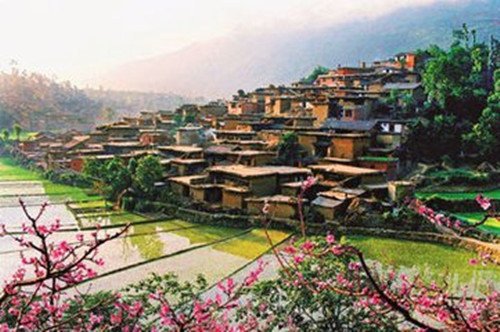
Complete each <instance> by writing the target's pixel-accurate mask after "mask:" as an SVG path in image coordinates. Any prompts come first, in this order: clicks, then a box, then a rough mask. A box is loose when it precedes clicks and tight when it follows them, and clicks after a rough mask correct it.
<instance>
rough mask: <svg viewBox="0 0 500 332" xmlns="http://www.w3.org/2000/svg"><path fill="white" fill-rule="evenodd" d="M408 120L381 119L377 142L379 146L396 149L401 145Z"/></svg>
mask: <svg viewBox="0 0 500 332" xmlns="http://www.w3.org/2000/svg"><path fill="white" fill-rule="evenodd" d="M407 125H408V121H407V120H392V119H389V120H379V121H378V132H377V136H376V143H377V145H378V146H382V147H386V148H391V149H396V148H398V147H399V146H401V143H402V138H403V135H404V134H405V131H406V128H407Z"/></svg>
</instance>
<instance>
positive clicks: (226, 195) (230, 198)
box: [222, 190, 246, 210]
mask: <svg viewBox="0 0 500 332" xmlns="http://www.w3.org/2000/svg"><path fill="white" fill-rule="evenodd" d="M245 198H246V197H245V194H243V193H235V192H232V191H228V190H222V206H223V207H225V208H228V209H240V210H242V209H244V208H245Z"/></svg>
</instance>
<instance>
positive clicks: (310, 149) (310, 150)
mask: <svg viewBox="0 0 500 332" xmlns="http://www.w3.org/2000/svg"><path fill="white" fill-rule="evenodd" d="M298 141H299V144H300V145H301V146H302V147H303V148H304V149H305V150H306V151H307V155H308V156H314V155H315V154H316V147H315V146H314V144H315V143H316V142H317V141H318V138H317V136H311V135H301V134H300V133H299V134H298Z"/></svg>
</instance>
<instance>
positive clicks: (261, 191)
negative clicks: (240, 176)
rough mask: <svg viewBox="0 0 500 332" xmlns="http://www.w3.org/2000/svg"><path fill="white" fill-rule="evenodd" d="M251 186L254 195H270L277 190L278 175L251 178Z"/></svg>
mask: <svg viewBox="0 0 500 332" xmlns="http://www.w3.org/2000/svg"><path fill="white" fill-rule="evenodd" d="M249 187H250V190H251V192H252V194H253V195H254V196H257V197H262V196H270V195H274V194H275V193H276V191H277V189H278V188H277V176H276V175H270V176H264V177H259V178H253V179H250V180H249Z"/></svg>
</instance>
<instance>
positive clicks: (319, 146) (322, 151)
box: [297, 131, 334, 157]
mask: <svg viewBox="0 0 500 332" xmlns="http://www.w3.org/2000/svg"><path fill="white" fill-rule="evenodd" d="M333 135H334V134H331V133H328V132H320V131H301V132H299V133H297V138H298V142H299V144H300V145H301V146H302V147H303V148H304V149H305V150H306V151H307V155H308V156H309V157H326V156H327V155H328V150H329V148H330V147H331V145H332V138H333Z"/></svg>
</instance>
